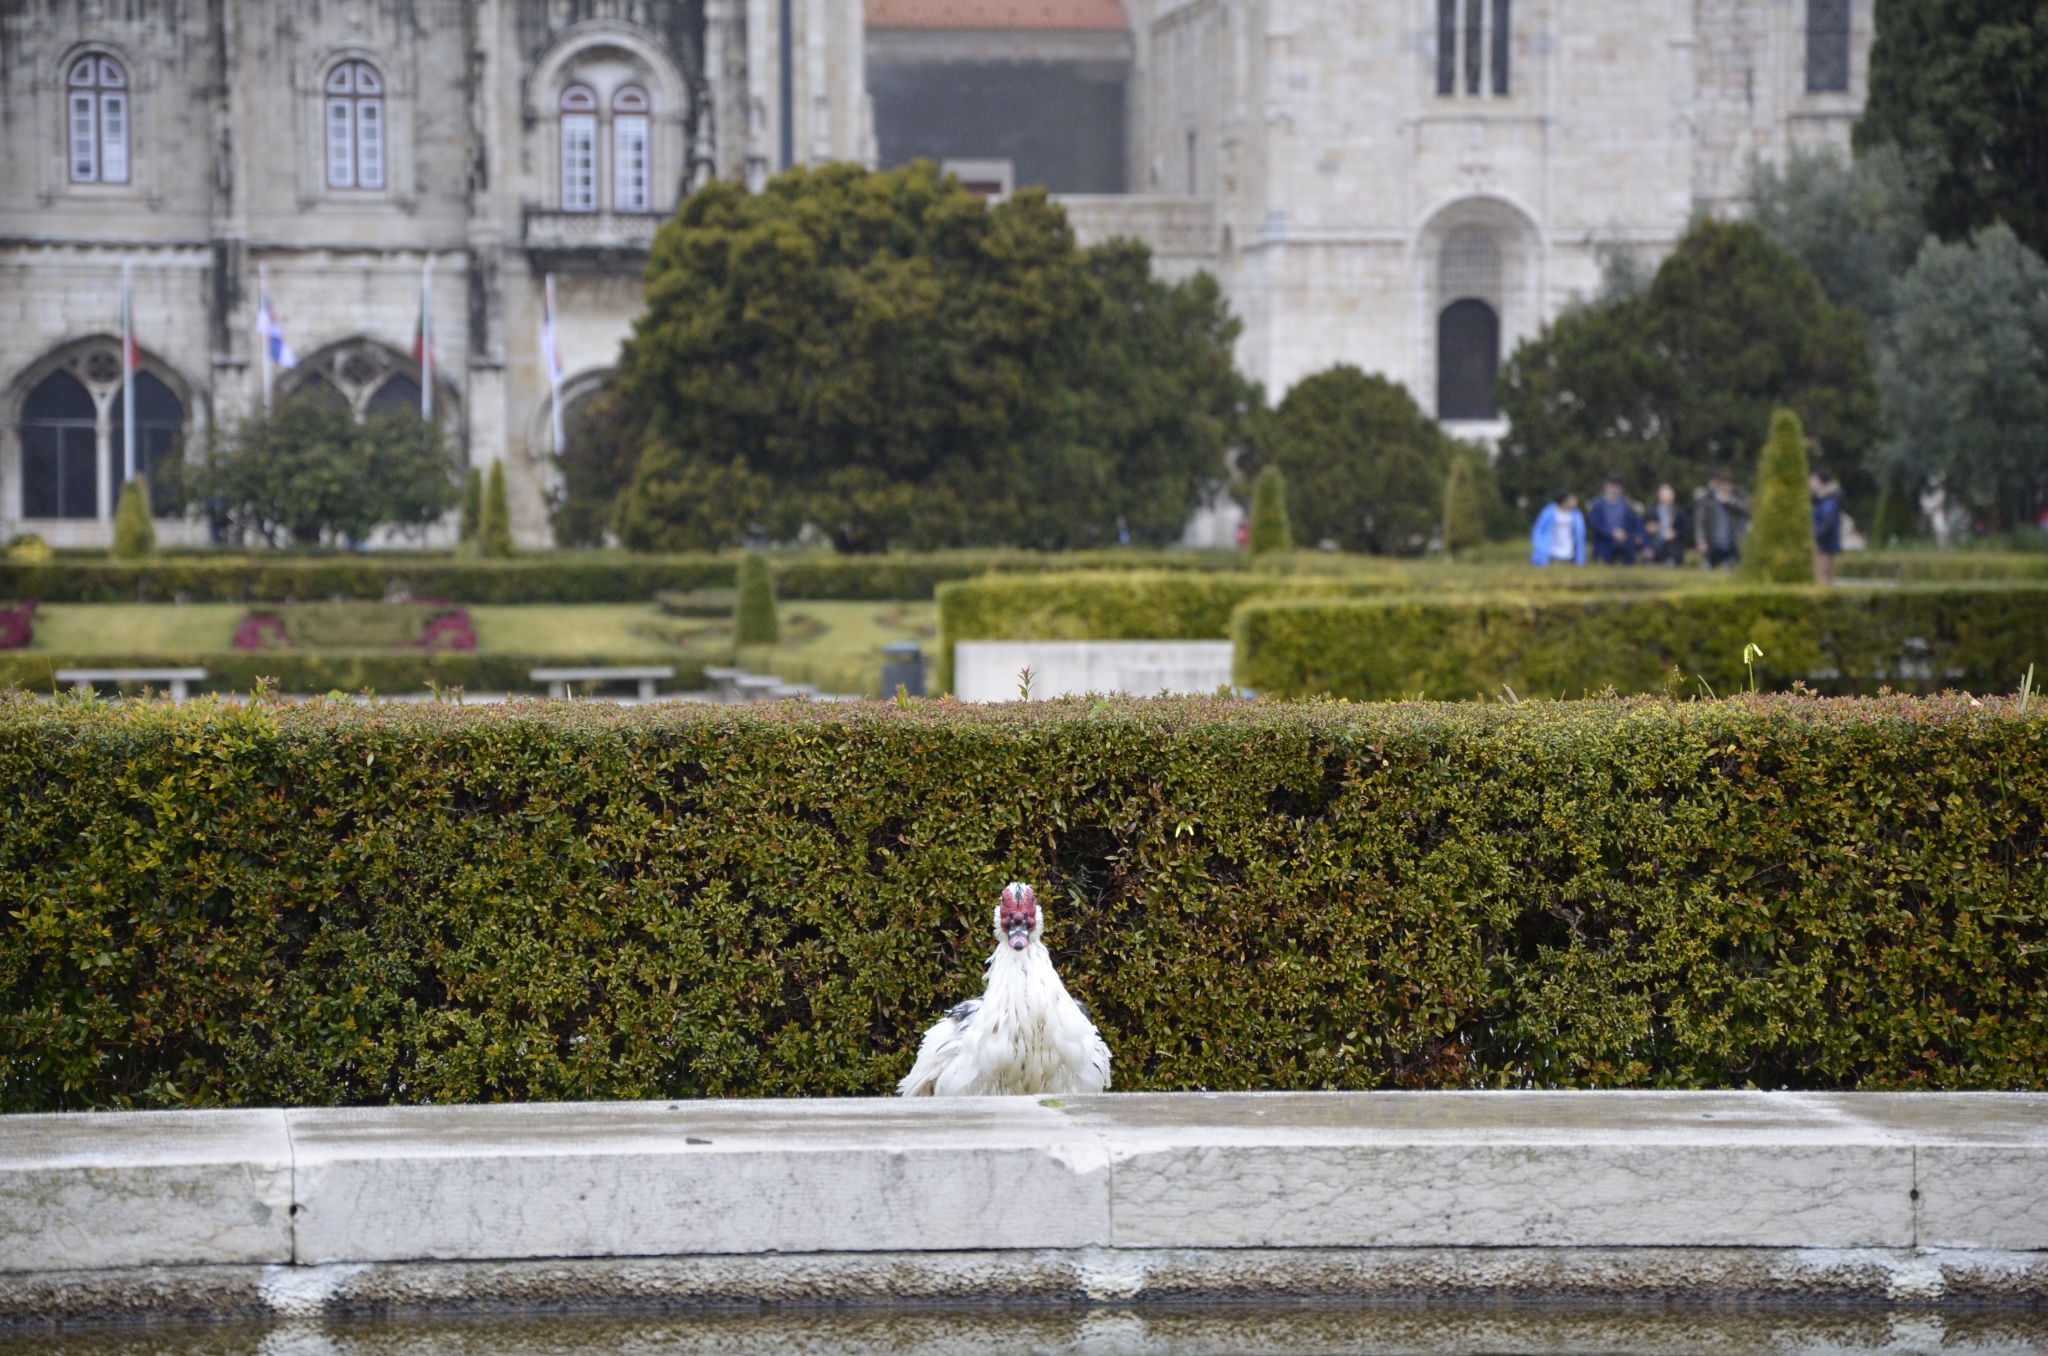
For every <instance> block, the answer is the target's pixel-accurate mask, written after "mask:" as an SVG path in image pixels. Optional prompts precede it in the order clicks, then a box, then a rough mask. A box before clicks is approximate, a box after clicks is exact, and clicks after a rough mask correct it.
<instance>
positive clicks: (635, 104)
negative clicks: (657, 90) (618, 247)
mask: <svg viewBox="0 0 2048 1356" xmlns="http://www.w3.org/2000/svg"><path fill="white" fill-rule="evenodd" d="M649 108H650V105H649V103H648V100H647V91H646V90H644V89H641V88H640V87H639V86H638V85H627V86H626V87H625V88H623V89H621V90H620V91H619V92H618V93H617V94H614V95H613V96H612V208H613V210H615V211H619V212H645V211H646V210H647V198H648V185H649V180H650V177H651V168H652V167H651V166H650V165H649V164H648V155H647V145H648V137H647V114H648V111H649Z"/></svg>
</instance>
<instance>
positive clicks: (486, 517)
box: [476, 461, 512, 556]
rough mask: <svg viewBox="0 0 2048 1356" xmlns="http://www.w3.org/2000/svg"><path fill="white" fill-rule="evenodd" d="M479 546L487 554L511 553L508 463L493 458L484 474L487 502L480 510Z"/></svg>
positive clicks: (485, 501) (478, 521)
mask: <svg viewBox="0 0 2048 1356" xmlns="http://www.w3.org/2000/svg"><path fill="white" fill-rule="evenodd" d="M476 544H477V549H478V550H479V551H481V552H482V553H483V554H485V555H487V556H509V555H511V554H512V510H511V506H510V505H509V504H507V503H506V502H505V463H504V462H502V461H494V462H492V463H491V469H490V470H489V471H488V472H486V473H485V475H484V504H483V509H482V511H481V512H479V513H478V514H477V521H476Z"/></svg>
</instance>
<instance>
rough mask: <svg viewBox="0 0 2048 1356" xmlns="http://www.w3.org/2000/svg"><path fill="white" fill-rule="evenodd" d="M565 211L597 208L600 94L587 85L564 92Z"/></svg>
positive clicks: (563, 188)
mask: <svg viewBox="0 0 2048 1356" xmlns="http://www.w3.org/2000/svg"><path fill="white" fill-rule="evenodd" d="M562 210H563V211H564V212H595V211H596V210H597V95H595V94H593V93H592V92H591V90H590V87H589V86H587V85H571V86H569V88H567V89H565V90H563V91H562Z"/></svg>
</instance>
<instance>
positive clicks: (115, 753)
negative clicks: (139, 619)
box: [0, 697, 2048, 1112]
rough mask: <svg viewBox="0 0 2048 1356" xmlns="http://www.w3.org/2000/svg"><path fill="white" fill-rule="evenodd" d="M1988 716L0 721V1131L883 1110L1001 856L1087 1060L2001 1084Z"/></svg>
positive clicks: (421, 710)
mask: <svg viewBox="0 0 2048 1356" xmlns="http://www.w3.org/2000/svg"><path fill="white" fill-rule="evenodd" d="M2016 706H2017V704H2016V703H2015V702H2013V701H2011V700H2008V699H1996V700H1991V701H1987V702H1985V703H1984V704H1983V705H1981V706H1980V705H1976V704H1973V703H1970V702H1968V701H1965V700H1963V699H1959V698H1958V699H1932V700H1915V699H1909V698H1892V699H1887V700H1882V701H1827V700H1818V699H1811V698H1769V697H1766V698H1743V699H1740V700H1736V701H1728V702H1698V703H1672V702H1665V701H1661V700H1658V701H1635V702H1593V703H1564V704H1556V703H1532V704H1528V705H1524V706H1521V707H1515V708H1509V707H1505V706H1498V705H1490V706H1483V707H1482V706H1475V705H1449V704H1434V705H1415V706H1370V707H1357V706H1344V705H1339V704H1335V703H1325V704H1314V705H1282V704H1277V703H1266V702H1244V701H1219V700H1187V701H1150V702H1128V701H1102V700H1094V701H1081V700H1074V701H1065V702H1051V703H1035V704H1032V705H1030V706H1028V707H1009V708H995V709H974V708H962V707H959V706H956V705H952V704H948V703H940V702H912V703H907V704H905V705H902V706H897V705H894V704H891V703H867V704H862V705H858V706H827V707H816V708H804V707H802V706H800V705H796V704H784V705H783V706H782V707H781V708H780V709H776V710H748V709H744V708H740V709H735V708H715V707H671V708H658V707H650V708H640V709H634V710H621V709H618V708H608V707H596V706H591V705H583V704H579V705H577V706H563V705H558V704H548V705H542V704H539V703H518V704H513V705H510V706H501V707H490V708H482V707H469V708H457V707H453V706H438V707H431V706H430V707H417V706H412V707H401V706H396V705H386V706H378V707H370V708H366V707H361V706H349V705H342V704H338V703H315V704H311V705H307V706H280V705H271V704H266V703H254V704H250V705H248V706H238V707H231V706H225V705H215V704H213V703H209V702H204V701H201V702H195V703H191V704H188V705H185V706H181V707H172V706H170V705H168V704H164V703H133V702H129V703H120V704H111V703H104V702H93V703H87V702H80V701H76V700H72V699H68V698H67V699H65V700H63V701H60V702H54V703H52V702H36V701H28V700H16V701H11V702H0V801H4V803H5V804H6V806H7V807H8V831H7V833H6V834H4V835H0V1110H5V1111H10V1112H13V1111H48V1110H57V1109H80V1108H87V1107H115V1106H188V1105H258V1106H275V1105H280V1104H283V1105H308V1104H314V1105H318V1104H326V1105H363V1104H378V1103H393V1102H417V1103H444V1104H445V1103H455V1102H495V1101H507V1100H544V1099H570V1098H603V1099H611V1098H646V1097H664V1098H670V1097H684V1096H789V1095H796V1094H807V1095H855V1094H875V1093H881V1092H884V1091H886V1090H887V1089H888V1088H889V1087H890V1085H891V1084H892V1082H893V1081H894V1080H895V1079H896V1078H898V1077H899V1076H901V1075H902V1073H903V1072H904V1071H905V1070H906V1069H907V1068H908V1067H909V1063H910V1060H911V1057H912V1054H913V1052H914V1050H915V1048H916V1044H917V1040H918V1036H919V1034H920V1032H921V1031H922V1030H923V1028H924V1027H925V1026H926V1025H927V1024H929V1023H930V1021H931V1020H932V1018H933V1017H934V1015H935V1014H936V1013H938V1012H940V1011H941V1010H943V1009H944V1008H945V1007H947V1006H948V1005H950V1004H952V1003H954V1002H957V1001H958V1000H959V999H960V998H961V997H962V996H964V995H967V994H971V993H974V992H976V991H977V990H978V988H979V985H980V970H981V965H982V961H983V958H984V957H985V956H986V955H987V953H988V951H989V948H990V945H991V942H990V939H989V936H988V908H989V904H990V901H991V900H993V898H994V896H995V894H996V892H997V891H998V890H1000V889H1001V888H1002V885H1003V883H1004V882H1005V881H1008V880H1012V879H1021V880H1027V881H1031V882H1032V883H1034V884H1035V885H1036V886H1037V887H1038V892H1039V898H1040V899H1041V900H1044V901H1047V902H1048V929H1047V937H1046V940H1047V942H1048V944H1049V945H1050V946H1051V947H1052V949H1053V952H1054V955H1055V956H1056V957H1057V959H1058V962H1059V966H1060V972H1061V976H1062V978H1063V979H1064V980H1065V981H1066V983H1067V985H1068V986H1069V987H1070V988H1071V989H1072V990H1073V991H1074V993H1075V994H1076V996H1077V997H1079V998H1081V999H1082V1000H1083V1001H1085V1002H1086V1003H1087V1004H1088V1005H1089V1007H1090V1009H1091V1010H1092V1012H1093V1013H1094V1015H1095V1018H1096V1020H1097V1021H1098V1022H1099V1023H1100V1024H1101V1026H1102V1028H1103V1031H1104V1034H1105V1035H1106V1037H1107V1038H1108V1041H1109V1044H1110V1046H1111V1047H1112V1049H1113V1050H1114V1051H1115V1053H1116V1077H1117V1086H1118V1087H1119V1088H1124V1089H1133V1090H1136V1089H1194V1088H1218V1089H1236V1088H1302V1089H1312V1088H1487V1087H1676V1088H1690V1087H1766V1088H1779V1087H1794V1088H1863V1089H1877V1088H2042V1087H2048V1002H2044V1001H2043V995H2044V994H2048V949H2044V948H2043V947H2042V945H2041V938H2042V936H2043V933H2044V930H2048V850H2044V846H2043V845H2044V841H2048V835H2044V825H2048V714H2044V712H2043V710H2042V707H2041V706H2040V705H2039V704H2036V705H2035V706H2034V707H2033V709H2032V712H2031V713H2030V714H2027V715H2024V716H2023V715H2021V714H2020V713H2019V712H2018V711H2017V710H2016ZM1994 769H1995V770H1996V775H1993V773H1994ZM1987 845H1991V846H1990V847H1987Z"/></svg>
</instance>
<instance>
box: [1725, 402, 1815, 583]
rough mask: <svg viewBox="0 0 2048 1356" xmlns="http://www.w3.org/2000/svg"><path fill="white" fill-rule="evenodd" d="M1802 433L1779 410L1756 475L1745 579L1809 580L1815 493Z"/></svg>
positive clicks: (1744, 548) (1792, 416) (1792, 417)
mask: <svg viewBox="0 0 2048 1356" xmlns="http://www.w3.org/2000/svg"><path fill="white" fill-rule="evenodd" d="M1807 474H1808V473H1807V467H1806V430H1805V429H1803V428H1801V427H1800V426H1799V416H1798V415H1796V414H1794V413H1792V411H1790V410H1779V411H1778V412H1777V413H1776V414H1774V415H1772V416H1771V436H1770V439H1769V441H1767V442H1766V443H1765V444H1764V451H1763V456H1762V458H1761V459H1760V460H1759V461H1758V463H1757V471H1756V517H1755V518H1754V519H1753V520H1752V521H1751V523H1750V528H1749V539H1748V540H1747V541H1745V542H1744V543H1743V544H1742V574H1743V577H1744V578H1747V579H1751V580H1754V581H1756V582H1757V583H1763V584H1810V583H1812V582H1813V556H1814V550H1815V547H1814V541H1813V492H1812V490H1811V489H1809V488H1808V486H1807V483H1806V478H1807Z"/></svg>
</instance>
